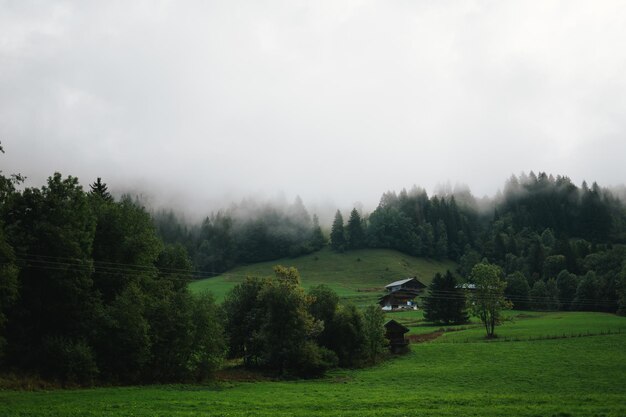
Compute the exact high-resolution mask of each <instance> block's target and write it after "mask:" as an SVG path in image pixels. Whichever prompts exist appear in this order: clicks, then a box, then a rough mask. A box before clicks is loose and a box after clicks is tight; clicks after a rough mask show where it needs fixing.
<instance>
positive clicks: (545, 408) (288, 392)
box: [0, 312, 626, 417]
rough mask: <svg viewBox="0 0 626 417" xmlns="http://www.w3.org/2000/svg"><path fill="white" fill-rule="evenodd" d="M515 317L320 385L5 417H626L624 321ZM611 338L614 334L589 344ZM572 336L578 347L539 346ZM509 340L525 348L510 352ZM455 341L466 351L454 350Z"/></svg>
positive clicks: (134, 397) (117, 399)
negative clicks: (489, 334) (490, 331)
mask: <svg viewBox="0 0 626 417" xmlns="http://www.w3.org/2000/svg"><path fill="white" fill-rule="evenodd" d="M401 315H404V316H405V317H401ZM411 315H413V316H411ZM510 315H511V316H512V317H513V318H514V320H513V321H510V322H507V324H505V325H504V326H502V327H499V328H498V329H497V333H498V334H499V335H500V338H499V339H498V341H496V342H486V341H484V340H483V339H482V336H481V334H480V331H481V330H482V329H468V330H459V331H455V332H450V333H446V334H445V335H444V336H442V337H440V338H439V339H437V340H435V341H433V342H428V343H421V344H414V345H412V351H411V353H410V354H408V355H405V356H401V357H396V358H393V359H391V360H388V361H386V362H384V363H382V364H380V365H378V366H375V367H372V368H367V369H360V370H351V371H335V372H331V373H329V375H328V376H327V377H326V378H323V379H319V380H295V381H278V382H277V381H257V382H232V381H231V382H214V383H212V384H210V385H173V386H151V387H121V388H119V387H118V388H93V389H79V390H57V391H39V392H17V391H1V392H0V415H2V416H100V415H110V416H196V415H207V416H322V415H323V416H403V415H404V416H455V417H456V416H528V417H530V416H532V417H537V416H546V417H549V416H558V417H566V416H571V417H583V416H584V417H586V416H589V417H592V416H605V417H618V416H625V415H626V318H624V317H617V316H612V315H608V314H602V313H536V314H535V313H532V314H525V313H520V312H511V313H510ZM394 318H398V319H402V320H404V321H405V322H409V321H411V320H413V322H414V323H413V325H412V327H411V329H412V332H421V331H423V330H424V329H427V330H433V328H432V327H427V326H422V325H421V324H420V322H419V321H418V320H419V316H418V313H414V312H411V313H400V315H397V316H395V317H394ZM602 329H605V330H609V329H612V331H613V334H604V335H597V336H587V335H586V334H587V333H589V334H595V333H599V331H600V330H602ZM568 331H571V332H578V333H580V337H579V335H578V334H576V335H575V336H576V337H567V338H562V339H554V340H537V339H539V338H540V337H541V336H550V335H553V334H558V333H559V332H568ZM618 331H622V332H623V333H621V334H618V333H617V332H618ZM506 334H508V335H511V336H513V335H516V336H518V339H520V340H512V339H509V341H504V340H505V339H504V336H505V335H506ZM452 337H454V338H459V340H457V342H456V343H446V342H448V341H449V340H447V339H449V338H452ZM465 338H467V339H468V342H469V343H465V342H464V341H465ZM531 338H533V339H534V340H529V339H531ZM523 339H526V340H523Z"/></svg>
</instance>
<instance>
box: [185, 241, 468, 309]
mask: <svg viewBox="0 0 626 417" xmlns="http://www.w3.org/2000/svg"><path fill="white" fill-rule="evenodd" d="M278 264H280V265H285V266H295V267H296V268H298V270H299V271H300V276H301V277H302V285H303V286H304V287H305V288H309V287H312V286H315V285H318V284H326V285H328V286H329V287H331V288H332V289H333V290H335V291H336V292H337V294H339V296H340V297H342V298H343V299H344V300H349V301H352V302H354V303H355V304H357V305H364V304H368V303H374V302H375V301H376V299H377V298H378V297H379V296H380V295H381V294H382V292H383V288H384V286H385V285H386V284H389V283H390V282H392V281H396V280H399V279H404V278H408V277H412V276H417V278H418V279H419V280H420V281H421V282H423V283H424V284H426V285H428V284H429V283H430V281H431V280H432V277H433V275H435V273H437V272H445V271H446V269H450V270H454V269H456V264H455V263H453V262H450V261H445V262H438V261H433V260H430V259H424V258H414V257H412V256H408V255H404V254H402V253H400V252H396V251H393V250H385V249H363V250H355V251H350V252H348V253H336V252H333V251H331V250H330V249H323V250H321V251H319V252H316V253H312V254H310V255H306V256H302V257H299V258H285V259H279V260H277V261H271V262H262V263H258V264H254V265H250V266H241V267H237V268H235V269H232V270H231V271H229V272H227V273H224V274H222V275H219V276H217V277H213V278H208V279H204V280H199V281H195V282H192V283H191V284H190V288H191V289H192V291H194V292H200V291H204V290H208V291H211V292H212V293H213V294H214V295H215V297H216V299H217V300H218V301H221V300H222V299H223V297H224V295H225V294H226V292H228V290H230V289H231V288H232V287H233V286H235V285H236V284H237V283H239V282H241V281H243V280H244V279H245V277H246V276H260V277H264V276H273V274H274V273H273V267H274V265H278Z"/></svg>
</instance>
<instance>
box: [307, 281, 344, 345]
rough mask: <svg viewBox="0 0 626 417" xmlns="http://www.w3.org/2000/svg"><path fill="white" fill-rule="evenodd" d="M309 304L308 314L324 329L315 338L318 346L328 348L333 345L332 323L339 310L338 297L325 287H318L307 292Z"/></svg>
mask: <svg viewBox="0 0 626 417" xmlns="http://www.w3.org/2000/svg"><path fill="white" fill-rule="evenodd" d="M309 297H311V304H310V306H309V312H310V313H311V315H312V316H313V317H314V318H315V319H316V320H319V321H320V322H321V323H322V324H323V326H324V328H323V330H322V331H321V332H320V334H319V335H318V336H317V340H318V342H319V344H320V346H323V347H326V348H330V347H331V346H332V343H333V338H334V336H335V335H334V334H333V322H334V319H335V313H336V312H337V309H338V308H339V296H338V295H337V294H336V293H335V292H334V291H333V290H332V289H330V288H329V287H327V286H326V285H318V286H316V287H313V288H311V289H310V290H309Z"/></svg>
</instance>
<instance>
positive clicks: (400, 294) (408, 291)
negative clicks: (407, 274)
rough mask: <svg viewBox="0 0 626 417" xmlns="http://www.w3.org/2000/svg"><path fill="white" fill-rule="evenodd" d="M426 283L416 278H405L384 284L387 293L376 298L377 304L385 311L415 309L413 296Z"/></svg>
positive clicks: (417, 293)
mask: <svg viewBox="0 0 626 417" xmlns="http://www.w3.org/2000/svg"><path fill="white" fill-rule="evenodd" d="M424 288H426V285H424V284H422V283H421V282H420V281H418V280H417V278H406V279H402V280H400V281H394V282H392V283H391V284H388V285H386V286H385V290H387V293H386V294H385V295H383V296H382V297H380V298H379V299H378V304H379V305H380V307H381V308H382V309H383V310H385V311H392V310H407V309H408V310H417V304H416V303H415V301H414V300H415V297H417V296H418V295H419V294H420V293H421V292H422V291H423V290H424Z"/></svg>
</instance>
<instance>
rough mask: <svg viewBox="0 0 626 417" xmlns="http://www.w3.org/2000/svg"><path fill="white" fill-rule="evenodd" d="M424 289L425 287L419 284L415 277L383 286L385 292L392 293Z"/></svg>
mask: <svg viewBox="0 0 626 417" xmlns="http://www.w3.org/2000/svg"><path fill="white" fill-rule="evenodd" d="M424 288H426V285H424V284H422V283H421V282H419V281H418V280H417V278H415V277H413V278H406V279H401V280H400V281H394V282H392V283H391V284H387V285H385V289H386V290H387V292H393V291H397V290H413V291H422V290H423V289H424Z"/></svg>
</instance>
